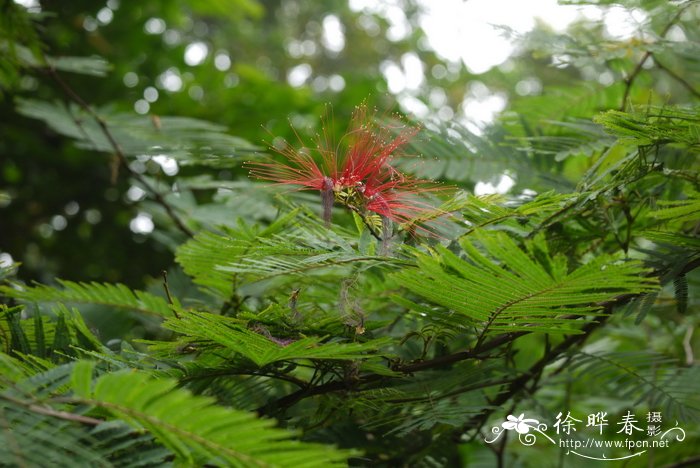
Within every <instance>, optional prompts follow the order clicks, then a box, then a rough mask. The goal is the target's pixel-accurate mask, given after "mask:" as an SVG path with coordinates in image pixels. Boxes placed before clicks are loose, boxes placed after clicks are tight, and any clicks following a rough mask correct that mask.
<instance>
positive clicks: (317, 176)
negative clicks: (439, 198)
mask: <svg viewBox="0 0 700 468" xmlns="http://www.w3.org/2000/svg"><path fill="white" fill-rule="evenodd" d="M417 132H418V128H417V127H404V128H402V129H401V130H400V131H396V130H395V129H391V128H389V127H386V126H382V125H378V124H377V123H376V122H375V120H374V115H373V114H371V113H369V112H368V109H367V107H366V106H365V105H361V106H358V107H357V108H356V109H355V112H354V113H353V116H352V119H351V123H350V127H349V129H348V131H347V132H346V133H345V135H344V136H343V137H342V139H341V140H340V143H339V144H338V145H334V144H331V141H332V139H331V138H330V136H329V131H328V128H326V129H324V136H323V137H322V138H319V141H318V143H317V147H316V149H315V152H316V153H318V156H317V157H314V155H313V154H312V153H311V152H310V151H309V150H307V149H301V150H297V149H295V148H292V147H290V146H289V145H286V147H285V148H284V149H282V150H277V152H279V153H280V154H281V155H283V156H284V157H285V158H286V161H285V162H279V161H274V160H268V161H264V162H250V163H248V166H249V167H250V168H251V169H250V175H251V176H252V177H256V178H259V179H264V180H269V181H272V182H275V183H277V184H284V185H296V186H298V187H299V189H300V190H318V191H319V192H320V193H321V199H322V203H323V217H324V220H325V221H326V223H327V224H328V223H330V220H331V210H332V206H333V203H334V202H337V203H339V204H342V205H344V206H346V207H348V208H350V209H351V210H353V211H355V212H356V213H358V214H359V215H361V216H362V217H363V219H364V220H365V222H366V223H368V226H372V225H374V226H375V227H379V226H381V228H382V234H383V235H384V236H385V235H386V234H387V233H386V232H384V231H386V229H387V224H389V225H390V223H388V221H393V222H396V223H401V224H403V223H409V222H411V223H412V222H414V221H415V219H416V218H418V217H419V216H420V215H421V214H424V213H426V212H428V211H430V210H431V208H430V207H429V206H428V205H427V204H425V203H424V202H421V201H420V196H419V194H420V193H422V192H426V191H436V190H440V188H439V187H438V186H437V185H435V184H434V183H431V182H429V181H427V180H422V179H416V178H413V177H411V176H409V175H407V174H404V173H402V172H401V171H399V170H398V169H397V168H395V167H393V166H392V165H391V162H392V158H393V157H394V156H395V155H396V154H397V153H398V152H399V151H400V150H401V149H402V148H403V147H404V146H405V145H406V144H407V143H408V142H409V141H410V139H411V138H412V137H413V136H415V134H416V133H417ZM368 220H369V221H368Z"/></svg>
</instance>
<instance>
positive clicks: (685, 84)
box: [652, 54, 700, 98]
mask: <svg viewBox="0 0 700 468" xmlns="http://www.w3.org/2000/svg"><path fill="white" fill-rule="evenodd" d="M652 57H653V58H654V62H655V63H656V66H657V67H659V68H660V69H661V70H663V71H665V72H666V73H668V74H669V75H671V77H672V78H673V79H674V80H676V81H678V82H679V83H680V84H681V85H682V86H683V87H684V88H685V89H687V90H688V91H689V92H690V94H692V95H693V96H695V97H696V98H700V91H698V90H697V89H695V88H694V87H693V85H692V84H690V83H689V82H688V81H686V79H685V78H683V77H682V76H680V75H679V74H678V73H676V72H674V71H673V70H671V69H670V68H668V67H667V66H666V65H664V64H663V63H661V62H659V60H658V58H657V56H656V55H654V54H652Z"/></svg>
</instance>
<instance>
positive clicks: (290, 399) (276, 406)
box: [257, 259, 700, 434]
mask: <svg viewBox="0 0 700 468" xmlns="http://www.w3.org/2000/svg"><path fill="white" fill-rule="evenodd" d="M696 268H700V259H695V260H693V261H691V262H689V263H688V264H686V265H685V266H684V267H683V268H682V269H681V270H680V271H679V272H678V274H684V273H688V272H690V271H692V270H694V269H696ZM662 273H663V272H662V271H657V272H655V273H654V274H650V276H657V277H658V276H661V275H662ZM639 296H640V294H623V295H620V296H617V297H616V298H614V299H611V300H609V301H604V302H600V303H597V304H596V305H597V306H599V307H601V308H603V309H604V310H606V311H607V312H608V315H602V316H599V317H598V318H597V319H596V320H595V321H592V322H589V323H587V324H586V325H584V326H583V328H582V329H581V331H582V332H583V333H582V334H577V335H572V336H570V337H569V338H567V339H565V340H564V341H563V342H562V343H560V344H559V345H557V346H555V347H553V348H551V349H550V350H549V351H548V352H546V353H545V356H544V357H543V358H542V359H540V361H538V362H537V363H536V364H535V365H533V366H532V367H531V368H530V369H528V370H527V371H526V372H525V373H523V374H522V375H521V376H520V377H517V378H515V379H514V380H513V381H512V382H511V384H510V385H509V387H508V390H507V391H506V392H505V393H502V394H500V395H499V396H498V397H497V398H496V400H495V402H496V403H494V405H492V406H490V407H489V408H487V409H485V410H484V411H483V412H482V413H480V415H481V414H483V418H481V417H480V416H477V417H479V420H478V421H480V422H481V421H486V419H488V417H489V416H490V414H491V413H492V412H493V411H494V408H497V407H500V406H502V405H503V404H504V403H505V402H506V401H508V399H509V398H510V397H512V396H514V395H516V394H517V393H519V392H520V391H522V390H523V389H525V388H526V385H527V383H528V382H530V381H532V380H534V379H537V378H539V374H540V372H541V371H542V370H543V369H544V367H545V366H546V365H547V364H549V363H550V362H553V361H554V360H556V359H557V358H559V356H560V355H561V354H562V353H563V352H565V351H566V350H568V349H569V348H570V347H572V346H574V345H577V344H580V343H581V342H583V341H584V340H586V339H587V338H588V337H589V335H590V334H591V333H592V332H593V331H595V330H596V329H598V327H600V326H601V325H603V324H604V323H605V322H606V321H607V319H608V317H609V316H610V313H611V312H612V310H613V309H615V308H617V307H620V306H622V305H625V304H627V303H629V302H630V301H631V300H633V299H635V298H637V297H639ZM574 317H578V316H572V318H574ZM530 333H532V332H529V331H519V332H513V333H507V334H504V335H499V336H496V337H494V338H492V339H490V340H487V341H484V342H483V343H482V344H481V345H480V346H479V347H478V348H474V349H468V350H460V351H456V352H454V353H452V354H447V355H444V356H438V357H436V358H433V359H429V360H426V361H419V362H415V363H409V364H403V365H396V366H393V367H392V370H393V371H395V372H399V373H401V374H403V375H404V376H407V375H411V374H413V373H415V372H420V371H426V370H432V369H437V368H440V367H445V366H449V365H452V364H456V363H458V362H461V361H464V360H467V359H484V358H486V357H487V356H488V353H489V352H490V351H492V350H494V349H497V348H499V347H501V346H503V345H505V344H508V343H512V342H513V341H515V340H516V339H518V338H520V337H521V336H524V335H528V334H530ZM391 382H392V379H391V378H389V377H386V376H383V375H379V374H365V375H361V376H360V377H359V378H358V379H356V380H354V381H352V382H349V381H347V380H344V379H339V380H332V381H330V382H326V383H323V384H320V385H316V386H309V387H307V388H302V389H299V390H298V391H296V392H293V393H290V394H289V395H286V396H284V397H282V398H280V399H278V400H275V401H272V402H270V403H268V404H266V405H265V406H263V407H260V408H258V410H257V411H258V413H259V414H261V415H269V414H272V413H274V412H276V411H280V410H284V409H286V408H289V407H291V406H293V405H295V404H296V403H298V402H299V401H301V400H304V399H306V398H309V397H313V396H316V395H323V394H327V393H333V392H338V391H362V390H367V389H368V388H369V387H376V385H374V384H379V386H381V387H384V386H387V385H389V384H390V383H391ZM503 395H508V398H505V399H504V397H503ZM475 418H476V417H475ZM473 420H474V418H473ZM465 426H466V425H465ZM470 427H473V426H470ZM462 432H463V431H462ZM460 434H461V432H460Z"/></svg>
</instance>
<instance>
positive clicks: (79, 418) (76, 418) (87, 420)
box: [0, 394, 104, 426]
mask: <svg viewBox="0 0 700 468" xmlns="http://www.w3.org/2000/svg"><path fill="white" fill-rule="evenodd" d="M0 398H2V399H4V400H7V401H9V402H11V403H14V404H16V405H19V406H23V407H25V408H27V409H28V410H29V411H31V412H32V413H37V414H43V415H44V416H51V417H53V418H59V419H64V420H66V421H73V422H78V423H81V424H88V425H90V426H97V425H98V424H102V423H103V422H104V421H103V420H101V419H96V418H91V417H89V416H83V415H82V414H75V413H69V412H67V411H59V410H55V409H53V408H51V407H48V406H41V405H37V404H36V403H30V402H28V401H24V400H20V399H18V398H14V397H11V396H9V395H7V394H5V395H2V396H0Z"/></svg>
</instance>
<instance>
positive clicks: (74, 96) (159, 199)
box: [45, 66, 194, 237]
mask: <svg viewBox="0 0 700 468" xmlns="http://www.w3.org/2000/svg"><path fill="white" fill-rule="evenodd" d="M45 70H46V72H47V73H48V74H49V76H50V77H51V78H52V79H53V80H54V81H55V82H56V83H57V84H58V86H59V87H60V88H61V89H62V90H63V92H64V93H65V94H66V96H68V98H69V99H70V100H71V101H73V102H75V103H76V104H78V106H80V108H81V109H83V110H84V111H85V112H86V113H87V114H88V115H90V117H92V118H93V120H94V121H95V122H96V123H97V125H98V126H99V127H100V130H101V131H102V134H103V135H104V136H105V138H107V141H108V142H109V144H110V146H111V147H112V149H113V151H114V154H115V155H116V156H117V159H118V161H119V163H120V164H121V165H122V167H124V169H126V171H127V172H128V173H129V175H130V176H132V177H133V178H134V179H136V180H137V181H138V182H139V183H140V184H141V185H143V187H144V188H145V189H146V190H147V191H148V192H149V193H150V194H151V195H152V196H153V198H154V199H155V201H156V203H158V204H159V205H160V206H161V207H163V209H164V210H165V212H166V213H167V214H168V216H169V217H170V219H172V220H173V222H174V223H175V226H176V227H177V228H178V229H179V230H180V231H181V232H182V233H183V234H185V235H186V236H187V237H192V236H193V235H194V232H193V231H192V230H191V229H190V228H188V227H187V226H186V225H185V223H184V222H183V221H182V220H181V219H180V217H179V216H178V215H177V213H175V210H174V209H173V207H172V206H170V204H169V203H168V202H167V201H166V200H165V197H163V195H162V194H161V193H160V192H159V191H158V190H157V189H156V188H155V187H153V185H151V183H150V182H148V180H146V178H145V177H144V176H143V175H141V174H139V173H138V172H136V171H134V170H133V169H131V168H130V167H129V162H128V160H127V159H126V156H125V155H124V151H123V150H122V148H121V145H120V144H119V143H118V142H117V140H116V139H115V138H114V135H112V132H110V130H109V127H108V126H107V123H106V122H105V120H104V119H103V118H102V117H100V115H99V114H98V113H97V112H95V110H94V109H93V108H92V107H91V106H90V104H88V103H87V102H85V100H84V99H83V98H82V97H81V96H80V95H79V94H78V93H76V92H75V90H74V89H73V88H71V87H70V86H69V85H68V83H66V82H65V81H64V80H63V78H61V75H59V74H58V73H57V72H56V69H55V68H53V67H52V66H47V67H46V69H45Z"/></svg>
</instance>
